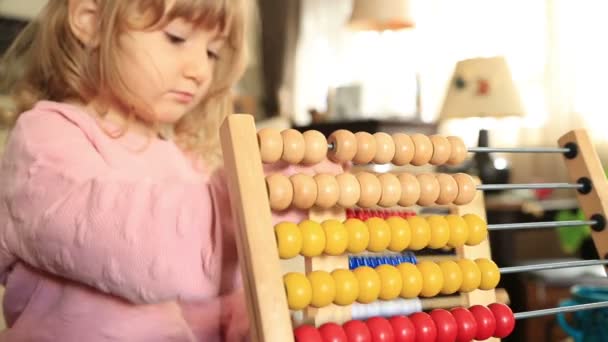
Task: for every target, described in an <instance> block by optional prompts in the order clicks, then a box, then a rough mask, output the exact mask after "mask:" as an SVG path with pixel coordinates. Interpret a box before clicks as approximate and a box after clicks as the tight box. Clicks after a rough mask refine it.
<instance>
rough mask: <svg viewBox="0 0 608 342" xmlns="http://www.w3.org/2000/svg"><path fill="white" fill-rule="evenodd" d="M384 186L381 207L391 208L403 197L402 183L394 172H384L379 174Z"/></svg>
mask: <svg viewBox="0 0 608 342" xmlns="http://www.w3.org/2000/svg"><path fill="white" fill-rule="evenodd" d="M378 180H379V181H380V184H381V186H382V195H381V196H380V200H379V201H378V205H379V206H381V207H385V208H389V207H392V206H395V205H396V204H397V202H399V199H400V198H401V183H400V182H399V179H398V178H397V176H395V175H394V174H392V173H383V174H381V175H379V176H378Z"/></svg>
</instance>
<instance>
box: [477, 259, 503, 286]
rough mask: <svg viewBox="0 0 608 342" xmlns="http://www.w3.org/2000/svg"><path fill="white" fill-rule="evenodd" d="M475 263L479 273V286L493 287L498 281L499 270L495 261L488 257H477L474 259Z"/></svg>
mask: <svg viewBox="0 0 608 342" xmlns="http://www.w3.org/2000/svg"><path fill="white" fill-rule="evenodd" d="M475 264H477V267H478V268H479V272H480V273H481V282H480V284H479V288H480V289H481V290H492V289H495V288H496V286H497V285H498V282H500V270H499V269H498V266H496V263H494V261H492V260H490V259H486V258H479V259H475Z"/></svg>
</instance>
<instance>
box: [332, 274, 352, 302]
mask: <svg viewBox="0 0 608 342" xmlns="http://www.w3.org/2000/svg"><path fill="white" fill-rule="evenodd" d="M331 276H332V277H333V278H334V281H335V282H336V298H334V304H336V305H351V304H352V303H354V302H355V300H357V298H358V297H359V282H358V281H357V278H356V277H355V275H354V274H353V272H351V271H349V270H345V269H341V268H339V269H335V270H333V271H332V272H331Z"/></svg>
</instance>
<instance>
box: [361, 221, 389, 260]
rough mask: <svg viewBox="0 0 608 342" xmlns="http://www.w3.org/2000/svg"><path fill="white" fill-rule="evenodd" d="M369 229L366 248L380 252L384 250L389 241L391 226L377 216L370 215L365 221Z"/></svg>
mask: <svg viewBox="0 0 608 342" xmlns="http://www.w3.org/2000/svg"><path fill="white" fill-rule="evenodd" d="M365 224H366V225H367V228H368V229H369V245H368V246H367V250H368V251H370V252H381V251H384V250H386V248H387V247H388V245H389V244H390V243H391V227H389V225H388V224H387V223H386V221H384V219H381V218H379V217H372V218H369V219H367V220H366V221H365Z"/></svg>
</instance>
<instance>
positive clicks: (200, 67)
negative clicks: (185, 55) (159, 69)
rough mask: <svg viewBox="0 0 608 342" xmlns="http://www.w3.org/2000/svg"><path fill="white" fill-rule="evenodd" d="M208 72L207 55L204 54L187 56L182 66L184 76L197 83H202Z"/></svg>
mask: <svg viewBox="0 0 608 342" xmlns="http://www.w3.org/2000/svg"><path fill="white" fill-rule="evenodd" d="M210 72H211V70H210V63H209V57H207V55H206V54H204V55H203V56H200V54H199V55H197V56H196V57H193V58H189V60H188V62H187V63H186V66H185V68H184V76H185V77H187V78H189V79H192V80H193V81H195V82H196V83H197V84H201V83H203V82H204V81H205V80H206V79H207V77H209V73H210Z"/></svg>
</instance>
